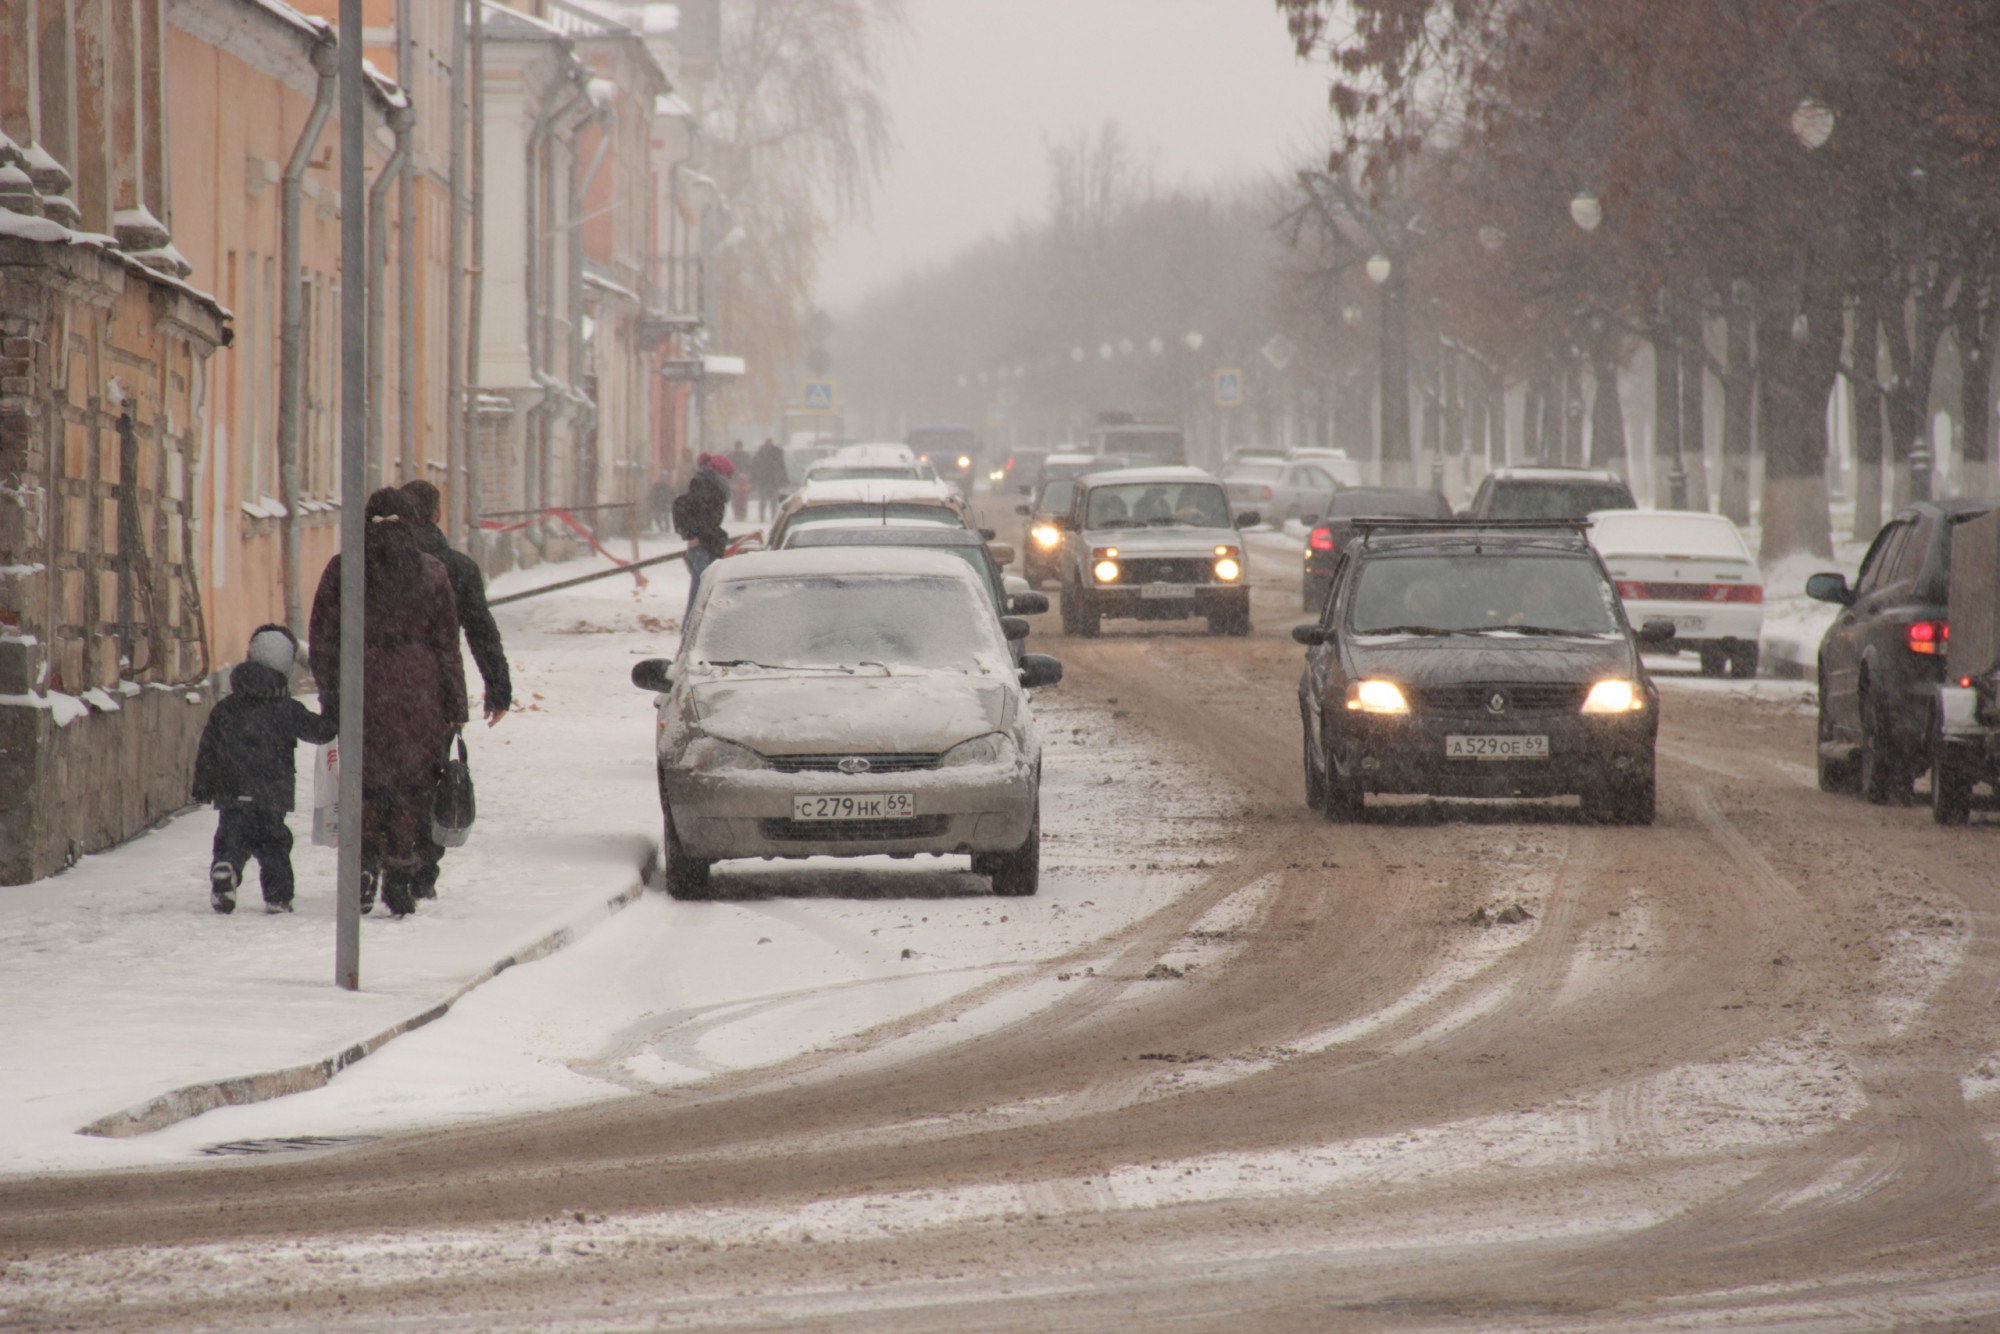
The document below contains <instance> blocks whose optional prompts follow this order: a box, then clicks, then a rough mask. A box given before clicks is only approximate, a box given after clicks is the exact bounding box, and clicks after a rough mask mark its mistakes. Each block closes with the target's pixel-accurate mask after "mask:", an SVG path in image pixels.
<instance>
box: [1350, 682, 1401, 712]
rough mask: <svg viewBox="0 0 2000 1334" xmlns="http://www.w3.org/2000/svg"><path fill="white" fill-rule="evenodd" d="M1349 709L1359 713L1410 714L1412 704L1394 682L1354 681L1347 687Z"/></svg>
mask: <svg viewBox="0 0 2000 1334" xmlns="http://www.w3.org/2000/svg"><path fill="white" fill-rule="evenodd" d="M1347 707H1348V708H1350V709H1353V710H1354V711H1355V712H1357V713H1408V712H1409V711H1410V702H1409V701H1408V700H1406V699H1404V698H1403V690H1402V687H1400V686H1398V685H1397V684H1396V683H1395V682H1394V681H1354V682H1350V683H1349V684H1348V687H1347Z"/></svg>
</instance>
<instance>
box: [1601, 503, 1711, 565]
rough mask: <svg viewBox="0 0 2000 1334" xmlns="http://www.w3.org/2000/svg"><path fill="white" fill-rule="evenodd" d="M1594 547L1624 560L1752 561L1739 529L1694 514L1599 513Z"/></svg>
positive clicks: (1607, 511)
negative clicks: (1681, 557)
mask: <svg viewBox="0 0 2000 1334" xmlns="http://www.w3.org/2000/svg"><path fill="white" fill-rule="evenodd" d="M1590 529H1591V531H1590V544H1591V545H1592V546H1594V547H1596V548H1597V549H1598V550H1599V551H1601V552H1603V553H1605V554H1606V555H1610V554H1612V553H1614V552H1615V553H1616V554H1618V555H1621V556H1664V555H1667V554H1669V553H1681V554H1685V555H1689V556H1723V557H1728V558H1730V559H1732V560H1748V559H1750V550H1749V548H1748V547H1745V546H1744V545H1743V538H1742V535H1741V534H1739V533H1738V532H1737V531H1736V525H1735V524H1733V523H1731V522H1730V521H1729V519H1728V518H1727V517H1725V516H1723V515H1720V514H1704V513H1701V512H1700V511H1690V510H1599V511H1598V512H1597V513H1595V514H1592V515H1591V516H1590Z"/></svg>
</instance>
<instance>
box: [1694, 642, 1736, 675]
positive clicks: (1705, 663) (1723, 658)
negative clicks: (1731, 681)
mask: <svg viewBox="0 0 2000 1334" xmlns="http://www.w3.org/2000/svg"><path fill="white" fill-rule="evenodd" d="M1699 651H1700V653H1701V674H1702V675H1703V676H1721V675H1722V674H1723V673H1724V672H1726V671H1728V670H1729V650H1728V648H1726V647H1725V646H1723V645H1721V644H1703V645H1701V647H1700V650H1699Z"/></svg>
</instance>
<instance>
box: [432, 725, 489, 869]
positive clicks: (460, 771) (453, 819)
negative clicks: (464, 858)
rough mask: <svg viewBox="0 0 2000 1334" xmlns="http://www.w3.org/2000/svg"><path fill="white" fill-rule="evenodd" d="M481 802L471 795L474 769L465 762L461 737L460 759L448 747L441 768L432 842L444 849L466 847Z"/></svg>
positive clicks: (433, 806)
mask: <svg viewBox="0 0 2000 1334" xmlns="http://www.w3.org/2000/svg"><path fill="white" fill-rule="evenodd" d="M477 814H478V803H477V802H476V801H474V799H473V795H472V769H471V767H470V766H469V765H467V764H466V762H465V738H464V737H463V736H461V737H459V738H458V756H457V758H455V759H454V758H453V757H452V753H451V746H450V744H449V743H447V744H446V746H445V754H444V763H443V764H441V765H439V766H438V784H437V795H436V796H434V797H433V798H432V799H431V841H432V842H434V843H437V844H438V845H439V846H441V847H447V848H457V847H463V846H464V845H465V840H466V839H467V838H468V837H470V835H471V833H472V821H473V819H474V818H475V817H476V816H477Z"/></svg>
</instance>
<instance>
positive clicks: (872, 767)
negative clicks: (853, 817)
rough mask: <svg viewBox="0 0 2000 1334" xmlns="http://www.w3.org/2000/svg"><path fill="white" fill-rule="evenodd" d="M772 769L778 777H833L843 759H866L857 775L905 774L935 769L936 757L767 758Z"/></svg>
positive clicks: (846, 756)
mask: <svg viewBox="0 0 2000 1334" xmlns="http://www.w3.org/2000/svg"><path fill="white" fill-rule="evenodd" d="M768 758H769V760H770V762H771V767H772V768H773V769H776V770H777V771H778V772H779V773H781V774H835V773H840V772H842V770H841V767H840V762H841V761H842V760H866V761H868V767H867V768H865V769H857V770H856V771H855V772H856V776H857V777H858V776H860V775H863V774H906V773H913V772H915V771H917V770H919V769H935V768H937V767H938V761H939V760H940V759H942V758H943V757H942V756H939V755H925V754H908V755H894V754H884V755H874V754H870V755H772V756H769V757H768Z"/></svg>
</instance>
